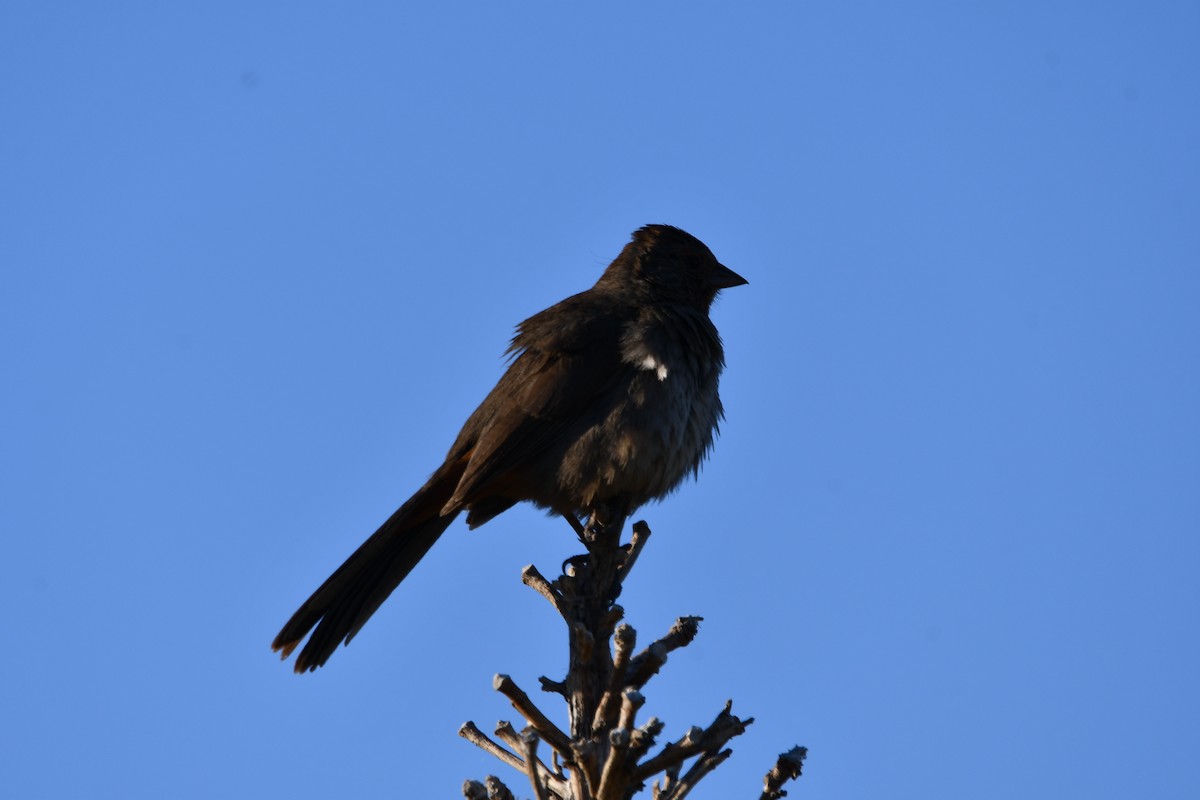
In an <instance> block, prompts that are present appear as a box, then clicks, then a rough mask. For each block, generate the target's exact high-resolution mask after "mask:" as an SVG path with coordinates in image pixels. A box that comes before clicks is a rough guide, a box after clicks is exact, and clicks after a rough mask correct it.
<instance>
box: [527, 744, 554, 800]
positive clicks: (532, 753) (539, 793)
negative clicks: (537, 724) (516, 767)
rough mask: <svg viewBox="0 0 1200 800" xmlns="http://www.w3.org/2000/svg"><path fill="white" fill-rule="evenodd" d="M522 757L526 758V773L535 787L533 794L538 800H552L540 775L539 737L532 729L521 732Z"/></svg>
mask: <svg viewBox="0 0 1200 800" xmlns="http://www.w3.org/2000/svg"><path fill="white" fill-rule="evenodd" d="M519 738H520V740H521V755H523V756H524V757H525V773H526V774H527V775H529V782H530V783H531V784H532V785H533V794H534V797H536V798H537V800H550V795H549V793H548V792H547V790H546V784H544V783H542V781H541V778H540V776H539V775H538V768H537V765H538V757H537V746H538V735H537V731H535V730H534V729H533V728H532V727H530V728H526V729H525V730H523V731H521V735H520V737H519Z"/></svg>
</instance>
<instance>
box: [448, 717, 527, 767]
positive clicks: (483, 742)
mask: <svg viewBox="0 0 1200 800" xmlns="http://www.w3.org/2000/svg"><path fill="white" fill-rule="evenodd" d="M458 735H459V736H461V737H463V738H464V739H466V740H467V741H468V742H470V743H471V744H473V745H475V746H476V747H478V748H479V749H480V750H483V751H484V752H487V753H491V754H492V755H493V756H495V757H496V758H498V759H500V760H501V761H503V762H504V763H505V764H508V765H509V766H510V767H512V768H513V769H516V770H520V771H521V772H524V771H525V762H523V761H521V759H520V758H519V757H518V756H516V755H514V754H512V753H510V752H508V751H507V750H505V749H504V748H503V747H501V746H500V745H498V744H496V743H495V742H493V741H492V740H491V739H489V738H488V737H487V735H486V734H484V732H483V731H481V730H479V728H477V727H475V723H474V722H464V723H463V724H462V727H461V728H459V729H458Z"/></svg>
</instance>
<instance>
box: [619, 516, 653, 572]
mask: <svg viewBox="0 0 1200 800" xmlns="http://www.w3.org/2000/svg"><path fill="white" fill-rule="evenodd" d="M648 541H650V526H649V525H647V524H646V521H645V520H638V521H637V522H635V523H633V534H632V535H631V536H630V537H629V552H627V553H626V554H625V561H624V563H622V564H621V580H622V581H623V580H625V579H626V578H628V577H629V572H630V570H632V569H633V565H634V564H636V563H637V560H638V556H640V555H641V554H642V550H643V548H645V547H646V542H648Z"/></svg>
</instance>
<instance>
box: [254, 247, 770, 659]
mask: <svg viewBox="0 0 1200 800" xmlns="http://www.w3.org/2000/svg"><path fill="white" fill-rule="evenodd" d="M746 283H748V281H747V280H746V279H745V278H743V277H742V276H741V275H739V274H737V273H736V272H734V271H733V270H732V269H730V268H728V267H726V266H725V265H723V264H721V263H720V262H719V261H718V260H717V258H716V257H715V256H714V255H713V253H712V251H711V250H709V248H708V247H707V246H706V245H705V244H704V243H703V242H701V241H700V240H699V239H697V238H696V237H694V236H692V235H691V234H689V233H687V232H685V231H683V230H681V229H679V228H676V227H673V226H670V225H645V226H643V227H641V228H639V229H638V230H636V231H634V233H633V234H632V236H631V238H630V241H629V242H628V243H627V244H626V245H625V246H624V247H623V248H622V250H621V252H620V254H618V255H617V257H616V258H615V259H614V260H613V261H612V263H611V264H609V266H608V267H607V268H606V269H605V270H604V272H603V274H602V275H601V276H600V278H599V280H597V281H596V283H595V285H594V286H592V287H591V288H590V289H587V290H585V291H583V292H580V293H579V294H576V295H573V296H571V297H568V298H567V299H565V300H563V301H562V302H560V303H558V304H556V305H553V306H551V307H550V308H547V309H546V310H544V311H541V312H540V313H537V314H535V315H533V316H532V317H530V318H529V319H527V320H525V321H524V322H522V323H521V324H520V325H518V326H517V329H516V334H515V335H514V337H513V339H512V341H511V344H510V345H509V348H508V350H507V351H506V356H508V357H509V358H510V359H511V360H510V362H509V365H508V368H507V370H506V371H505V372H504V374H503V375H502V376H501V378H500V380H499V382H497V384H496V386H495V388H493V389H492V391H491V392H490V393H489V394H488V395H487V397H486V398H485V399H484V400H483V402H482V403H481V404H480V405H479V407H478V408H477V409H476V410H475V411H474V413H472V414H471V416H470V417H469V418H468V419H467V421H466V423H465V424H464V425H463V427H462V430H461V431H460V432H459V434H458V437H457V438H456V439H455V440H454V444H453V445H452V446H451V447H450V450H449V452H448V453H447V454H446V458H445V461H444V462H443V463H442V465H441V466H440V467H438V468H437V470H435V471H434V472H433V474H432V475H431V476H430V477H429V479H428V480H427V481H426V482H425V485H424V486H422V487H421V488H420V489H418V490H417V492H416V493H415V494H413V496H412V497H411V498H409V499H408V501H407V502H405V503H404V504H403V505H402V506H400V508H399V509H397V510H396V512H395V513H394V514H392V515H391V516H390V517H389V518H388V519H387V520H386V521H385V522H384V523H383V524H382V525H381V526H380V527H379V529H378V530H377V531H375V533H374V534H372V535H371V537H370V538H368V539H367V540H366V541H365V542H364V543H363V544H362V545H361V546H360V547H359V548H358V549H357V550H355V551H354V553H353V554H351V556H350V557H349V558H347V559H346V561H345V563H343V564H342V565H341V566H340V567H338V569H337V570H336V571H335V572H334V573H333V574H332V575H330V576H329V578H328V579H327V580H326V581H325V582H324V583H323V584H321V586H320V587H319V588H318V589H317V590H316V591H315V592H313V594H312V596H311V597H309V598H308V600H306V601H305V602H304V604H303V605H301V606H300V608H299V609H298V610H297V611H296V613H295V614H293V615H292V617H291V619H289V620H288V621H287V623H286V624H285V625H284V626H283V628H282V630H280V632H279V635H278V636H276V637H275V640H274V642H273V643H272V649H273V650H275V651H278V652H279V653H280V655H281V658H283V659H287V658H288V656H289V655H290V654H291V653H292V651H293V650H295V648H296V647H297V646H298V645H299V644H300V643H301V642H302V641H303V640H304V638H305V637H306V636H308V641H307V643H305V645H304V647H303V648H302V649H301V651H300V653H299V654H298V655H297V657H296V661H295V664H294V670H295V672H297V673H303V672H310V671H312V670H315V669H316V668H317V667H320V666H323V665H324V664H325V662H326V661H327V660H328V659H329V658H330V656H331V655H332V654H333V653H334V652H335V651H336V650H337V648H338V646H339V645H340V644H342V643H346V644H349V642H350V640H351V639H353V638H354V637H355V635H356V634H358V632H359V631H360V630H361V629H362V627H363V625H364V624H366V622H367V620H368V619H370V617H371V615H372V614H374V613H375V611H376V610H378V608H379V607H380V605H381V604H382V603H383V602H384V601H385V600H386V599H387V598H388V596H389V595H391V593H392V592H393V590H395V589H396V587H397V586H399V585H400V582H401V581H403V580H404V578H405V577H406V576H407V575H408V574H409V572H410V571H411V570H412V569H413V567H414V566H416V564H417V562H418V561H420V560H421V558H422V557H424V556H425V554H426V553H427V552H428V551H429V549H430V548H431V547H432V546H433V544H434V543H435V542H436V541H437V540H438V538H439V537H440V536H441V535H442V533H443V532H444V531H445V530H446V529H447V528H448V527H449V526H450V524H451V523H452V522H453V521H454V519H455V518H456V517H457V516H458V515H459V514H461V513H463V512H466V522H467V526H468V527H469V528H472V529H474V528H477V527H479V526H480V525H483V524H484V523H486V522H487V521H489V520H491V519H492V518H493V517H495V516H497V515H498V514H500V513H502V512H504V511H506V510H507V509H509V508H511V507H512V506H514V505H516V504H517V503H519V502H525V501H528V502H531V503H532V504H533V505H534V506H536V507H538V508H541V509H544V510H547V511H548V512H550V513H551V514H559V515H562V516H564V517H566V518H567V519H568V521H571V522H572V527H574V528H575V529H576V532H577V533H578V532H581V531H582V528H581V526H580V524H579V522H578V520H579V518H580V517H585V518H586V517H588V516H589V515H594V514H597V513H603V514H604V515H605V516H606V517H607V518H608V519H610V520H616V524H617V525H618V526H619V525H620V524H621V522H622V521H623V520H624V519H625V518H626V517H627V516H628V515H629V514H631V513H632V512H633V511H634V510H636V509H637V508H638V507H640V506H642V505H644V504H645V503H647V502H649V501H651V500H656V499H661V498H663V497H665V496H666V495H668V494H669V493H670V492H672V491H673V490H675V489H676V488H677V487H678V486H679V485H680V484H682V483H683V481H684V480H685V479H686V478H687V477H688V476H689V475H690V476H698V475H699V471H700V465H701V463H702V462H703V461H704V459H705V457H706V456H707V455H708V453H709V451H710V450H711V448H712V446H713V441H714V438H715V437H716V435H717V433H718V425H719V423H720V422H721V421H722V419H723V417H724V411H723V408H722V406H721V399H720V395H719V394H718V383H719V378H720V375H721V372H722V370H723V369H724V366H725V355H724V349H723V346H722V343H721V337H720V335H719V334H718V332H717V329H716V326H715V325H713V322H712V320H711V319H710V317H709V312H710V309H711V307H712V304H713V301H714V299H715V298H716V296H717V294H718V292H720V291H721V290H722V289H728V288H732V287H735V286H740V285H743V284H746ZM610 524H611V523H610ZM310 632H311V636H310V635H309V633H310Z"/></svg>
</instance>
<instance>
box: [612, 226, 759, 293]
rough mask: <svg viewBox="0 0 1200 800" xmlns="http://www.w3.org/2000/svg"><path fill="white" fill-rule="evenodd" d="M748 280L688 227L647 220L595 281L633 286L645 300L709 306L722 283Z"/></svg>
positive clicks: (724, 286) (725, 286) (738, 283)
mask: <svg viewBox="0 0 1200 800" xmlns="http://www.w3.org/2000/svg"><path fill="white" fill-rule="evenodd" d="M748 282H749V281H747V280H746V279H745V278H743V277H742V276H741V275H738V274H737V273H736V272H734V271H733V270H731V269H730V268H729V267H727V266H725V265H724V264H722V263H721V262H720V261H717V257H716V256H714V255H713V254H712V251H711V250H709V249H708V247H706V246H705V244H704V242H702V241H700V240H699V239H697V238H696V237H695V236H692V235H691V234H690V233H687V232H686V231H683V230H680V229H679V228H676V227H673V226H671V225H645V226H643V227H641V228H639V229H638V230H636V231H634V233H633V238H632V240H631V241H630V242H629V244H627V245H625V249H624V250H622V251H621V255H619V256H617V259H616V260H615V261H613V263H612V264H610V265H609V267H608V269H606V270H605V271H604V274H603V275H602V276H601V277H600V280H599V281H598V282H597V283H596V286H597V288H614V289H615V288H620V289H621V290H622V291H629V290H630V289H635V290H637V291H639V293H643V294H645V295H646V298H645V299H647V300H657V301H666V302H672V303H680V304H686V305H690V306H693V307H695V308H699V309H701V310H703V311H708V309H709V307H710V306H711V305H712V301H713V299H714V298H715V297H716V296H717V292H719V291H720V290H721V289H729V288H731V287H733V286H741V285H742V284H745V283H748Z"/></svg>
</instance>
